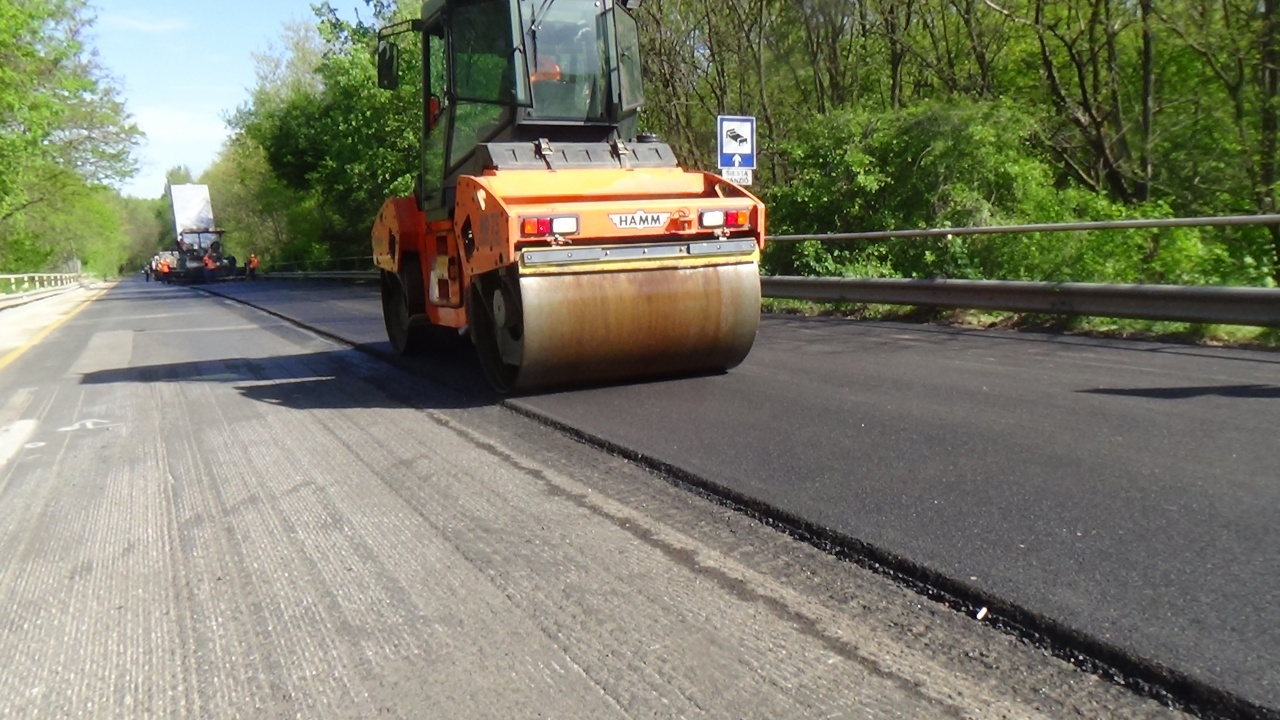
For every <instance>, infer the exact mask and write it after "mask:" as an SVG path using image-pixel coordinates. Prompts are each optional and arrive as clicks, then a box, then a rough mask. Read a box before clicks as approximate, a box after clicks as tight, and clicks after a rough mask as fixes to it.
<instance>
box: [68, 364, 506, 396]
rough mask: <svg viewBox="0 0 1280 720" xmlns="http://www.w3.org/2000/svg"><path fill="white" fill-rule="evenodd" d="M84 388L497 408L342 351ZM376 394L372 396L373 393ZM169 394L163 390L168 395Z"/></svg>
mask: <svg viewBox="0 0 1280 720" xmlns="http://www.w3.org/2000/svg"><path fill="white" fill-rule="evenodd" d="M80 382H81V384H84V385H104V384H112V383H177V384H183V383H206V382H209V383H227V384H231V385H233V386H235V389H236V390H237V391H239V392H240V394H241V395H243V396H244V397H247V398H250V399H252V400H257V401H259V402H264V403H269V404H272V405H277V406H283V407H289V408H293V409H296V410H338V409H351V408H364V409H370V408H403V407H413V408H419V409H436V410H445V409H463V408H474V407H483V406H488V405H493V404H496V398H485V397H476V396H474V395H470V394H467V393H463V392H458V391H457V390H454V389H451V388H449V387H446V386H444V385H440V384H438V383H434V382H430V381H427V380H424V379H422V378H421V377H416V376H414V375H410V374H408V373H405V372H403V371H401V370H399V369H396V368H393V367H389V366H387V365H386V364H382V363H376V362H373V361H371V360H370V358H369V357H368V356H367V355H365V354H364V353H362V352H360V351H358V350H351V349H342V350H332V351H326V352H318V353H309V354H303V355H284V356H280V357H268V358H253V359H248V358H226V359H223V360H213V361H208V360H205V361H199V362H177V363H163V364H157V365H143V366H138V367H129V368H116V369H110V370H98V371H94V372H89V373H85V374H84V375H83V376H82V377H81V380H80ZM371 389H372V390H376V392H370V390H371ZM163 392H164V391H162V393H163Z"/></svg>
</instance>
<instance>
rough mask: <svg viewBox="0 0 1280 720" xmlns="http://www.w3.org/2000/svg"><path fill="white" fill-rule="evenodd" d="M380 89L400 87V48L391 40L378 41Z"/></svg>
mask: <svg viewBox="0 0 1280 720" xmlns="http://www.w3.org/2000/svg"><path fill="white" fill-rule="evenodd" d="M378 87H380V88H382V89H383V90H395V89H396V88H398V87H400V47H399V46H398V45H396V44H395V43H393V42H391V41H389V40H380V41H378Z"/></svg>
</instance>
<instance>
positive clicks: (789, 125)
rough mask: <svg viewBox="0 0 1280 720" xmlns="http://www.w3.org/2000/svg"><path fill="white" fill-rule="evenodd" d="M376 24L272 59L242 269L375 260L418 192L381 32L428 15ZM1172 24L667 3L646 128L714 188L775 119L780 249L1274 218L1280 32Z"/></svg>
mask: <svg viewBox="0 0 1280 720" xmlns="http://www.w3.org/2000/svg"><path fill="white" fill-rule="evenodd" d="M370 5H371V8H372V10H373V17H374V19H373V22H372V23H370V24H365V23H349V22H345V21H342V20H340V19H338V17H337V16H336V14H335V13H333V12H332V9H331V8H329V7H328V6H327V5H321V6H319V7H318V8H317V10H318V12H317V19H316V22H315V23H314V26H313V27H310V28H300V27H292V28H290V29H289V30H288V32H287V34H286V36H285V38H284V40H285V47H284V49H283V50H282V51H281V52H280V54H277V55H274V56H262V57H260V58H258V60H259V63H260V69H261V71H260V77H259V87H258V88H257V89H256V90H255V92H254V94H253V98H252V100H251V102H250V103H249V104H247V105H246V106H245V107H243V108H241V109H240V110H239V111H238V112H237V113H236V115H235V117H234V118H233V120H232V123H233V126H234V127H235V128H236V130H237V132H236V135H235V137H234V138H233V139H232V141H231V142H230V143H228V145H227V147H226V148H225V149H224V152H223V154H222V156H221V157H220V159H219V161H218V163H217V164H215V166H214V168H212V169H211V170H210V171H209V173H207V174H206V178H205V179H204V180H205V181H206V182H209V183H210V185H211V186H212V190H213V194H214V199H215V205H216V207H217V208H218V213H219V217H220V224H223V225H224V226H226V227H227V228H228V229H229V231H230V233H229V234H228V242H229V243H230V244H231V246H232V247H240V248H243V247H246V246H247V247H249V248H253V249H256V250H257V251H258V253H259V254H260V255H264V254H266V255H269V256H271V257H274V258H276V259H278V260H286V259H291V260H298V259H311V258H317V257H324V256H326V255H328V256H349V255H364V254H366V253H367V252H368V248H367V238H368V230H369V226H370V222H371V219H372V217H373V216H374V214H375V213H376V212H377V209H378V207H379V205H380V204H381V203H382V201H383V200H384V199H385V198H387V197H390V196H392V195H399V194H407V193H409V192H410V191H411V189H412V185H413V178H414V176H415V173H416V172H417V171H418V167H419V166H418V162H419V157H420V151H419V147H418V143H419V133H420V125H421V110H422V108H421V98H420V96H419V92H418V86H417V82H416V79H417V77H418V73H419V72H420V71H421V68H420V67H418V63H419V62H420V53H419V52H417V50H418V49H417V48H416V47H414V46H413V44H414V41H413V40H412V39H411V38H414V37H415V36H412V35H408V36H401V37H400V38H399V39H398V41H399V42H400V43H401V44H402V52H401V60H402V64H403V65H404V67H403V68H402V75H403V80H404V81H403V83H402V87H401V88H400V90H398V91H396V92H390V93H389V92H385V91H380V90H378V89H377V88H376V83H375V82H374V76H375V64H374V52H373V51H374V27H375V25H380V24H385V23H388V22H391V21H394V20H397V19H402V18H406V17H412V16H413V15H414V14H415V13H416V12H417V11H418V7H419V6H418V3H404V4H403V6H400V5H397V4H393V3H388V2H382V1H378V2H372V3H370ZM1157 5H1159V12H1158V13H1153V14H1152V15H1151V16H1149V17H1144V16H1143V14H1142V12H1143V10H1142V8H1143V7H1144V4H1142V3H1131V2H1122V1H1121V0H1089V2H1085V1H1084V0H1062V2H1053V3H1049V2H1045V1H1044V0H1008V2H998V3H984V2H970V1H968V0H965V1H963V2H961V1H957V0H914V2H912V3H909V4H907V5H903V4H902V3H901V2H900V0H817V1H815V2H802V3H797V2H794V1H793V0H723V1H722V2H717V3H705V2H701V0H649V1H648V2H645V3H644V4H643V6H642V9H641V11H640V12H639V19H640V33H641V39H642V43H643V50H644V53H643V58H642V62H643V65H644V72H645V86H646V87H645V90H646V97H647V98H648V104H647V106H646V107H645V108H644V110H643V111H642V115H641V129H648V130H656V131H657V132H658V133H659V134H660V135H662V136H663V137H664V139H665V140H667V141H668V142H670V143H671V144H672V145H673V146H674V148H675V150H676V155H677V157H679V158H680V159H681V161H682V162H683V163H684V164H685V165H686V166H687V167H690V168H697V167H703V168H706V167H708V166H710V165H711V164H712V162H713V161H712V159H711V158H712V157H713V153H712V151H713V150H714V148H715V138H714V123H715V116H716V115H718V114H731V113H732V114H737V113H741V114H750V115H755V116H756V117H757V118H758V119H759V129H760V153H759V160H760V169H759V170H758V172H757V174H756V182H757V183H758V188H757V190H758V191H759V192H760V194H761V195H763V196H764V198H765V199H766V200H767V202H768V204H769V221H770V227H769V230H770V232H771V233H827V232H853V231H873V230H887V229H921V228H934V227H965V226H988V225H997V224H1035V223H1051V222H1066V221H1082V220H1115V219H1122V218H1144V217H1150V218H1163V217H1179V216H1182V217H1185V216H1193V215H1223V214H1240V213H1253V212H1273V211H1274V210H1275V209H1276V207H1277V202H1276V192H1275V190H1276V189H1275V185H1276V182H1277V181H1276V176H1277V174H1278V173H1277V170H1276V166H1277V165H1278V164H1280V158H1277V147H1278V146H1280V139H1278V138H1277V132H1276V129H1275V127H1276V125H1277V123H1275V122H1272V121H1273V120H1274V119H1275V118H1274V112H1275V111H1276V109H1277V108H1278V107H1280V98H1277V97H1276V92H1275V90H1274V88H1269V86H1267V85H1266V84H1265V83H1264V82H1263V80H1262V78H1263V76H1264V75H1265V73H1262V72H1260V68H1261V67H1262V48H1261V46H1260V40H1259V38H1261V37H1263V36H1264V35H1265V31H1267V30H1268V28H1271V29H1272V30H1274V29H1276V28H1277V27H1280V25H1278V24H1280V18H1277V17H1274V15H1275V11H1273V10H1270V9H1267V8H1268V7H1269V6H1259V5H1258V4H1257V3H1250V2H1247V1H1246V0H1224V2H1222V3H1217V4H1204V3H1199V4H1195V3H1193V4H1190V5H1188V4H1185V3H1184V4H1181V5H1179V4H1177V3H1165V4H1163V5H1160V4H1157ZM433 69H435V70H436V71H437V72H439V70H440V66H439V65H437V66H436V67H434V68H433ZM440 79H441V78H440V77H439V76H437V77H436V78H435V82H434V86H435V87H440ZM458 109H459V110H463V108H458ZM1268 113H1272V115H1268ZM1268 118H1270V119H1268ZM1277 249H1280V231H1277V232H1274V233H1273V232H1271V231H1269V230H1267V229H1265V228H1239V229H1228V228H1217V229H1211V228H1192V229H1176V230H1175V229H1166V230H1146V231H1138V230H1134V231H1123V232H1119V231H1106V232H1100V231H1099V232H1077V233H1039V234H1020V235H1017V236H1013V237H1000V236H960V237H952V238H935V239H922V238H910V239H903V240H893V241H884V242H875V243H848V242H823V241H821V240H810V241H806V242H800V243H774V244H772V245H771V246H770V247H769V248H768V250H767V251H766V257H765V266H766V270H767V271H769V272H774V273H788V274H790V273H798V274H820V275H856V276H865V277H903V276H905V277H920V278H926V277H952V278H994V279H1024V280H1055V281H1096V282H1147V283H1192V284H1194V283H1231V284H1248V285H1265V284H1274V280H1273V278H1274V277H1277V276H1280V263H1278V262H1277V257H1276V252H1277ZM240 252H243V249H241V250H240Z"/></svg>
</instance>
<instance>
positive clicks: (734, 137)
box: [716, 115, 756, 185]
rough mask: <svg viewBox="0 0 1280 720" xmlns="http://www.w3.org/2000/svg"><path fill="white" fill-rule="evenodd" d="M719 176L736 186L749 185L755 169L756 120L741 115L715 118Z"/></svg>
mask: <svg viewBox="0 0 1280 720" xmlns="http://www.w3.org/2000/svg"><path fill="white" fill-rule="evenodd" d="M716 138H717V139H716V144H717V152H718V154H719V156H720V175H721V177H723V178H724V179H725V180H728V181H729V182H732V183H737V184H738V185H750V184H751V176H752V171H753V170H755V169H756V119H755V118H753V117H747V116H742V115H721V116H719V117H717V118H716Z"/></svg>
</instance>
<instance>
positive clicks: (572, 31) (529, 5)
mask: <svg viewBox="0 0 1280 720" xmlns="http://www.w3.org/2000/svg"><path fill="white" fill-rule="evenodd" d="M602 5H604V3H601V2H600V0H521V1H520V10H521V17H522V19H523V20H524V23H525V29H524V32H525V37H524V40H525V58H526V61H527V62H528V64H529V87H530V90H531V91H532V95H533V108H532V109H531V110H530V111H529V116H530V117H536V118H543V119H548V120H576V121H602V122H603V121H608V120H609V119H610V118H609V110H610V107H609V106H610V103H609V94H610V83H609V76H610V63H609V54H610V46H611V43H610V42H609V34H610V33H609V30H610V28H609V20H610V17H611V15H612V13H610V12H609V11H608V10H604V11H602V10H601V6H602Z"/></svg>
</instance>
